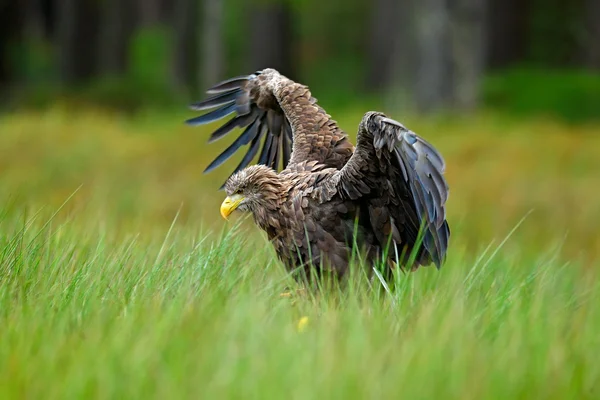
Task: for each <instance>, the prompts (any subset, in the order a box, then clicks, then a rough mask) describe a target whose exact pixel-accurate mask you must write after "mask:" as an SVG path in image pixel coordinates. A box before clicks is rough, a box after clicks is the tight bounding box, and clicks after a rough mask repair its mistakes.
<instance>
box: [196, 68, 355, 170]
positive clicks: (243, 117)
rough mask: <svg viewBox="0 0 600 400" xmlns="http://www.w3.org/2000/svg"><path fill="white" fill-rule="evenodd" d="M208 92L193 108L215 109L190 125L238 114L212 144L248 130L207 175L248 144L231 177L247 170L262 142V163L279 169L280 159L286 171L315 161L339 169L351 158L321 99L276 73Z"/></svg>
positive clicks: (237, 80)
mask: <svg viewBox="0 0 600 400" xmlns="http://www.w3.org/2000/svg"><path fill="white" fill-rule="evenodd" d="M207 93H208V94H209V95H210V97H208V98H207V99H204V100H203V101H201V102H198V103H196V104H193V105H192V106H191V108H192V109H194V110H198V111H204V110H211V109H214V110H212V111H210V112H209V113H207V114H204V115H201V116H199V117H195V118H192V119H189V120H187V121H186V122H187V123H188V124H190V125H203V124H207V123H210V122H214V121H217V120H219V119H222V118H225V117H227V116H229V115H232V114H234V115H235V116H234V117H233V118H232V119H230V120H229V121H227V122H226V123H225V124H224V125H223V126H221V127H219V128H218V129H217V130H216V131H215V132H213V133H212V135H211V136H210V138H209V143H210V142H213V141H215V140H217V139H220V138H222V137H224V136H225V135H227V134H228V133H229V132H231V131H232V130H233V129H234V128H238V127H239V128H244V131H243V132H242V134H241V135H240V136H238V137H237V138H236V139H235V141H234V142H233V143H232V144H231V145H230V146H229V147H228V148H227V149H225V150H224V151H223V152H222V153H221V154H219V155H218V156H217V157H216V158H215V159H214V160H213V161H212V162H211V163H210V164H209V165H208V167H207V168H206V170H205V172H209V171H211V170H213V169H214V168H216V167H218V166H219V165H221V164H222V163H224V162H225V161H226V160H227V159H229V158H230V157H231V156H232V155H233V154H234V153H235V152H236V151H237V150H238V149H239V148H240V147H241V146H244V145H249V147H248V150H247V152H246V154H245V155H244V157H243V159H242V161H241V162H240V164H239V165H238V166H237V167H236V169H235V170H234V172H233V173H235V172H237V171H239V170H241V169H243V168H245V167H246V166H248V165H249V164H250V162H251V161H252V159H253V158H254V156H255V155H256V154H257V153H258V151H259V149H260V146H261V140H263V138H264V140H263V142H262V143H263V144H262V150H261V151H260V156H259V159H258V163H259V164H263V165H267V166H269V167H271V168H273V169H276V170H277V169H278V164H279V160H280V159H281V160H282V166H283V168H286V167H288V165H292V164H301V163H303V162H306V161H316V162H317V163H319V164H323V165H325V166H326V167H332V168H337V169H340V168H342V167H343V166H344V164H345V163H346V162H347V161H348V160H349V159H350V156H351V155H352V152H353V150H354V147H353V145H352V144H351V143H350V142H349V140H348V138H347V136H346V134H345V133H344V132H343V131H342V130H341V129H340V128H339V127H338V126H337V123H336V122H335V121H334V120H332V119H331V117H330V116H329V115H328V114H327V113H326V112H325V111H324V110H323V109H322V108H321V107H319V106H318V105H317V104H316V103H317V99H315V98H314V97H312V95H311V93H310V90H308V88H307V87H306V86H304V85H301V84H299V83H296V82H294V81H292V80H290V79H288V78H287V77H285V76H283V75H281V74H279V72H277V71H276V70H274V69H271V68H267V69H264V70H262V71H257V72H255V73H254V74H252V75H248V76H239V77H236V78H231V79H228V80H226V81H223V82H221V83H219V84H217V85H215V86H213V87H212V88H210V89H209V90H208V91H207ZM215 108H216V109H215ZM233 173H232V174H233Z"/></svg>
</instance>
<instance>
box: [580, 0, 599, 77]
mask: <svg viewBox="0 0 600 400" xmlns="http://www.w3.org/2000/svg"><path fill="white" fill-rule="evenodd" d="M584 12H585V22H584V23H585V36H584V43H583V46H582V49H583V62H584V64H585V65H586V66H587V67H588V68H591V69H595V70H600V0H585V8H584Z"/></svg>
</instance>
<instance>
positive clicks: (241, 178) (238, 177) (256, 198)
mask: <svg viewBox="0 0 600 400" xmlns="http://www.w3.org/2000/svg"><path fill="white" fill-rule="evenodd" d="M285 186H286V185H284V179H282V177H281V176H280V175H279V174H277V172H275V171H274V170H273V169H272V168H269V167H267V166H265V165H253V166H250V167H248V168H245V169H243V170H241V171H239V172H236V173H235V174H233V175H232V176H231V177H230V178H229V179H228V180H227V182H225V193H226V194H227V197H226V198H225V200H223V203H222V204H221V215H222V216H223V218H225V219H227V217H229V215H230V214H231V213H232V212H234V211H235V210H239V211H243V212H252V213H254V214H255V215H256V214H257V213H259V214H263V213H264V212H269V211H275V210H276V209H277V208H278V207H279V206H280V204H281V201H282V199H283V197H284V196H285Z"/></svg>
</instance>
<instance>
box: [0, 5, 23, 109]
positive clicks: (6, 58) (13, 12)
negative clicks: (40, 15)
mask: <svg viewBox="0 0 600 400" xmlns="http://www.w3.org/2000/svg"><path fill="white" fill-rule="evenodd" d="M23 22H24V9H23V8H22V4H21V3H20V2H17V1H11V2H5V3H3V4H2V5H0V101H3V100H4V99H5V98H6V97H7V96H8V91H9V89H10V86H11V85H12V84H13V83H14V80H15V78H16V77H15V75H16V74H15V69H14V67H15V66H14V65H12V62H13V61H14V60H13V59H12V56H13V55H14V54H15V51H16V49H15V46H16V45H17V44H18V42H19V40H21V36H22V34H23Z"/></svg>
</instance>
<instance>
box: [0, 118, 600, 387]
mask: <svg viewBox="0 0 600 400" xmlns="http://www.w3.org/2000/svg"><path fill="white" fill-rule="evenodd" d="M388 112H389V111H388ZM332 113H333V112H332ZM390 114H392V115H394V114H395V113H391V112H390ZM336 116H337V115H336ZM394 116H396V115H394ZM181 117H182V116H173V115H150V116H149V115H146V116H143V115H142V116H138V117H135V118H134V119H123V118H120V117H119V116H115V115H106V114H102V113H99V112H88V113H83V114H77V115H74V116H71V115H70V114H67V113H66V112H64V111H60V110H54V111H51V112H48V113H43V114H15V115H10V116H6V117H4V118H2V121H0V122H1V124H0V168H1V169H2V174H1V175H0V199H1V200H2V205H1V206H0V210H1V212H0V398H24V397H27V398H221V397H223V398H260V399H264V398H298V399H300V398H302V399H304V398H399V397H402V398H408V399H412V398H460V399H470V398H473V399H481V398H498V399H506V398H544V399H546V398H548V399H549V398H556V399H565V398H582V399H583V398H597V397H598V394H599V393H600V366H599V364H598V362H597V354H600V335H598V332H599V331H600V299H599V297H598V285H599V283H600V278H599V275H598V272H597V270H598V268H597V267H598V260H599V259H600V258H599V257H600V249H599V247H600V235H599V234H598V228H597V221H599V220H600V210H599V209H598V207H597V204H598V203H599V201H600V193H598V192H599V191H598V190H597V177H598V171H599V170H600V161H598V160H599V159H600V157H599V155H600V146H599V140H600V138H599V136H598V135H594V133H596V132H597V131H598V128H597V126H593V125H592V126H587V127H586V126H580V127H577V128H574V127H568V126H563V125H561V124H559V123H556V122H553V121H545V120H539V121H529V122H512V121H505V120H503V119H501V118H499V117H497V116H476V117H473V118H472V119H469V120H468V121H461V120H447V119H434V120H430V121H422V120H409V121H406V120H404V122H406V123H407V125H409V126H411V127H413V128H414V129H415V130H416V131H417V132H419V133H422V134H423V135H424V136H425V137H427V138H428V139H429V140H431V141H432V142H433V143H434V144H436V146H438V147H439V148H440V149H441V151H442V152H443V154H444V155H445V156H446V159H447V161H448V179H449V181H450V185H451V189H452V191H451V197H450V201H449V205H448V214H449V219H450V223H451V225H452V228H453V231H452V234H453V236H452V240H451V246H450V252H449V258H448V261H447V263H446V265H444V267H443V268H442V269H441V270H440V271H436V270H435V269H434V268H424V269H421V270H419V271H417V272H416V273H413V274H410V275H407V276H403V277H400V280H399V284H398V288H397V291H396V292H394V293H391V294H390V293H387V292H386V291H385V290H381V288H380V287H379V286H378V285H377V284H376V283H377V282H375V283H374V288H372V289H370V288H369V285H368V283H367V282H366V281H365V280H364V279H361V278H360V277H358V278H356V280H354V281H353V282H352V284H351V285H350V287H349V288H348V290H346V291H344V292H337V291H334V292H333V293H328V294H325V295H321V296H308V297H301V298H297V299H296V300H295V301H291V300H290V299H282V298H280V297H279V293H280V292H281V291H282V290H283V288H284V287H285V286H286V285H289V284H290V281H289V278H288V277H287V276H286V274H285V273H284V271H283V269H282V267H281V265H280V264H279V263H278V262H277V261H276V259H275V257H274V254H273V252H272V249H271V248H270V247H269V246H268V244H267V243H266V241H265V239H264V238H263V236H262V235H260V234H259V233H258V232H257V230H256V229H255V228H254V227H253V226H252V224H249V223H248V221H244V222H242V223H240V224H232V223H229V224H227V225H224V224H223V222H222V221H221V220H220V216H219V215H218V204H219V202H220V201H221V200H222V193H221V192H217V191H216V188H217V187H218V185H219V184H220V183H221V179H222V178H223V177H224V176H225V172H224V171H222V170H221V171H220V172H217V173H215V174H213V175H208V176H202V175H201V174H200V172H201V171H202V168H203V167H204V166H205V165H206V164H207V162H208V161H209V159H208V157H210V156H211V155H213V154H215V152H216V151H218V150H219V148H223V147H225V146H226V145H227V144H226V143H222V144H220V145H215V146H211V147H208V148H204V149H203V148H202V147H203V143H204V141H205V140H206V131H202V130H191V129H189V128H185V127H181V126H179V125H178V124H179V122H180V120H181V119H183V118H181ZM359 118H360V114H357V113H356V112H351V111H349V112H346V113H344V112H341V113H340V114H339V120H340V123H341V124H342V126H343V127H344V128H346V129H347V130H348V131H350V132H354V130H355V126H356V124H357V123H358V120H359ZM396 118H400V117H399V116H396ZM219 146H221V147H219ZM234 164H235V161H232V162H231V163H227V165H228V166H229V165H234ZM226 168H227V167H225V169H226ZM594 185H595V186H594ZM67 199H68V200H67ZM63 203H64V205H63ZM530 211H531V213H529V212H530ZM525 216H526V217H525ZM523 217H525V218H524V219H523ZM522 219H523V222H522V223H521V224H520V225H519V221H521V220H522ZM517 226H518V227H517ZM513 228H516V229H515V230H514V232H512V233H511V230H513ZM302 316H308V318H309V322H308V325H307V326H306V328H305V330H304V331H302V332H299V331H298V329H297V323H298V320H299V319H300V318H301V317H302Z"/></svg>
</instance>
